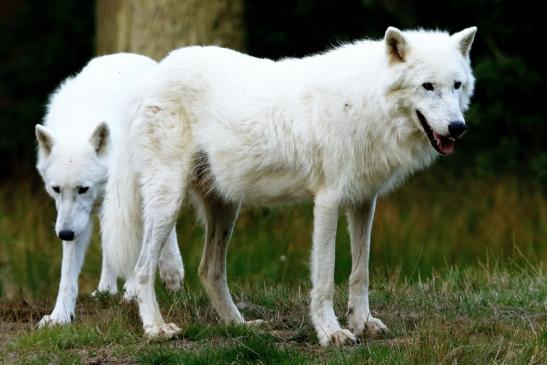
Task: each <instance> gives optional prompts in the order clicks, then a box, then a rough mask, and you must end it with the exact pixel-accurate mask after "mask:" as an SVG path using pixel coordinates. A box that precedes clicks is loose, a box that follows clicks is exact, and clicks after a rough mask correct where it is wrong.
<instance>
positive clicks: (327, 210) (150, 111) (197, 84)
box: [103, 28, 476, 345]
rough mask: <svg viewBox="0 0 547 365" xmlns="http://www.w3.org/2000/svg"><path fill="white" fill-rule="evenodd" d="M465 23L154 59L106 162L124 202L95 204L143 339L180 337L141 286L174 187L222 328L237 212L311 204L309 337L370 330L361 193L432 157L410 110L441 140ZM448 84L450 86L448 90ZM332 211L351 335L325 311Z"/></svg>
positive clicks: (371, 201)
mask: <svg viewBox="0 0 547 365" xmlns="http://www.w3.org/2000/svg"><path fill="white" fill-rule="evenodd" d="M475 31H476V28H468V29H466V30H464V31H462V32H460V33H457V34H455V35H453V36H450V35H448V34H447V33H444V32H438V31H435V32H431V31H422V30H420V31H408V32H401V31H399V30H397V29H395V28H389V29H388V30H387V32H386V36H385V38H384V40H381V41H369V40H364V41H358V42H355V43H352V44H347V45H343V46H341V47H338V48H335V49H333V50H331V51H329V52H326V53H323V54H318V55H315V56H311V57H306V58H303V59H284V60H281V61H278V62H274V61H271V60H268V59H257V58H254V57H250V56H247V55H244V54H241V53H238V52H235V51H231V50H228V49H223V48H218V47H188V48H182V49H179V50H176V51H173V52H172V53H171V54H170V55H169V56H168V57H167V58H165V59H164V60H163V61H162V62H160V64H159V65H158V67H157V68H156V69H155V70H154V71H153V72H151V73H150V74H148V75H147V77H146V78H145V80H144V81H143V83H142V84H141V85H140V94H139V96H138V98H137V100H136V102H135V105H134V108H133V109H132V111H131V113H130V115H129V117H128V124H127V125H126V126H125V128H127V129H128V130H129V133H128V134H127V135H124V136H123V142H122V145H123V148H124V151H125V152H124V153H123V154H122V155H121V156H122V157H121V159H120V160H119V161H118V162H117V163H116V168H115V169H113V173H114V174H116V175H117V176H118V178H119V179H120V180H119V184H118V185H117V186H114V185H109V189H108V192H107V194H108V197H112V199H118V201H117V203H116V204H119V206H121V207H126V208H127V207H130V209H128V210H127V211H126V212H125V213H124V214H123V215H122V216H119V215H117V214H115V212H116V209H119V208H116V206H115V205H113V206H109V205H107V210H108V208H111V209H112V214H110V213H109V212H108V211H107V212H106V214H105V218H108V219H111V220H112V221H111V222H105V221H104V220H103V225H107V224H108V225H110V226H112V227H114V226H119V227H121V229H123V232H121V231H117V235H118V238H117V239H116V240H109V239H108V238H105V242H107V243H108V245H112V246H113V247H108V250H109V251H110V252H111V254H109V255H107V257H108V258H109V259H110V258H114V259H116V262H115V263H114V262H113V264H114V266H117V267H121V268H123V269H124V270H125V271H126V272H129V271H131V269H132V268H133V265H134V262H135V260H137V265H136V266H135V273H136V278H137V293H138V297H139V309H140V315H141V318H142V321H143V325H144V329H145V334H146V335H147V336H149V337H153V338H154V337H171V336H173V335H175V334H176V333H177V332H178V331H179V329H178V328H177V327H176V326H175V325H174V324H166V323H165V322H164V320H163V318H162V316H161V314H160V311H159V307H158V304H157V301H156V298H155V293H154V287H153V283H154V268H155V267H156V265H157V262H158V260H159V253H160V252H161V248H162V247H163V245H164V244H165V242H166V240H167V238H168V236H169V232H171V229H172V227H173V226H174V224H175V220H176V217H177V214H178V211H179V208H180V206H181V204H182V202H183V201H184V199H185V198H186V197H187V193H189V194H190V197H191V198H192V200H193V201H194V203H195V205H196V206H197V208H198V212H199V213H200V215H201V217H202V219H203V221H204V222H205V225H206V230H207V233H206V242H205V247H204V252H203V256H202V261H201V264H200V268H199V274H200V276H201V278H202V279H203V282H204V285H205V288H206V290H207V293H208V294H209V296H210V297H211V300H212V304H213V306H214V307H215V309H216V310H217V312H218V314H219V316H220V317H221V318H222V319H223V320H224V321H226V322H237V323H244V319H243V317H242V316H241V314H240V313H239V311H238V310H237V308H236V307H235V305H234V303H233V301H232V298H231V296H230V293H229V291H228V287H227V283H226V273H225V255H226V249H227V245H228V240H229V237H230V235H231V232H232V229H233V225H234V222H235V219H236V217H237V214H238V210H239V207H240V206H241V205H249V204H251V205H264V204H277V203H287V202H293V201H301V200H307V199H313V200H314V203H315V207H314V229H313V251H312V255H311V267H312V282H313V289H312V291H311V305H310V314H311V319H312V322H313V325H314V327H315V329H316V331H317V335H318V338H319V341H320V343H321V344H322V345H327V344H338V345H340V344H348V343H353V342H355V340H356V338H355V336H357V335H363V334H374V333H377V332H379V331H383V330H385V329H386V327H385V325H384V324H383V323H382V322H381V321H380V320H379V319H376V318H374V317H372V315H371V312H370V308H369V302H368V280H369V278H368V254H369V247H370V235H371V226H372V221H373V215H374V208H375V204H376V197H377V196H378V195H381V194H383V193H386V192H387V191H389V190H390V189H392V188H394V187H395V186H396V185H397V184H399V183H401V182H402V180H403V179H404V178H405V177H406V176H408V175H409V174H411V173H412V172H415V171H417V170H420V169H422V168H424V167H426V166H427V165H429V164H430V163H431V162H432V161H433V160H434V159H435V157H436V156H437V152H435V150H434V149H433V148H432V146H431V144H430V141H429V139H428V137H427V136H426V133H425V131H424V128H423V127H422V126H421V124H420V121H419V120H418V117H417V114H416V110H417V109H419V110H420V111H421V112H422V113H423V115H424V116H425V117H426V118H427V121H428V123H429V125H430V127H431V128H432V129H433V130H434V131H436V132H437V133H438V134H440V135H446V134H447V133H448V123H449V122H450V121H453V120H460V121H463V116H462V113H463V112H464V111H465V109H466V108H467V105H468V102H469V98H470V96H471V94H472V92H473V88H474V79H473V75H472V73H471V68H470V64H469V49H470V46H471V42H472V40H473V36H474V34H475ZM455 81H459V82H461V83H462V87H461V88H458V89H457V90H456V88H455V86H454V85H455ZM424 83H432V84H433V85H434V86H435V91H434V92H432V91H428V90H426V89H425V88H424V87H423V86H422V85H423V84H424ZM114 181H115V180H114V179H112V180H111V182H113V183H114ZM141 197H142V201H139V202H138V203H137V201H138V199H140V198H141ZM341 208H342V209H345V210H346V212H347V215H348V221H349V231H350V234H351V245H352V250H351V251H352V257H353V267H352V272H351V276H350V288H349V291H350V295H349V303H348V327H349V329H350V330H347V329H343V328H342V327H341V326H340V324H339V322H338V320H337V317H336V315H335V313H334V309H333V295H334V277H333V273H334V250H335V232H336V225H337V221H338V212H339V210H340V209H341ZM141 209H142V210H141ZM129 211H130V212H129ZM141 212H142V213H143V217H144V219H143V220H142V221H141V219H140V215H141ZM120 220H122V221H123V224H120V223H119V221H120ZM141 224H143V225H142V226H141ZM105 233H109V231H105ZM141 235H142V237H143V239H142V245H141V240H140V239H139V238H140V237H141ZM129 246H132V248H130V247H129ZM139 250H140V254H139V256H138V259H137V253H138V252H139ZM128 252H130V254H127V253H128ZM123 253H125V255H123Z"/></svg>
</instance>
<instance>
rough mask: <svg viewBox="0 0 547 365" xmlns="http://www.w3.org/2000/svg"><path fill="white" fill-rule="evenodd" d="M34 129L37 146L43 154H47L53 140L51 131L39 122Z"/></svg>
mask: <svg viewBox="0 0 547 365" xmlns="http://www.w3.org/2000/svg"><path fill="white" fill-rule="evenodd" d="M34 131H35V133H36V140H37V141H38V148H39V149H40V151H41V153H43V154H44V156H48V155H49V154H50V153H51V149H52V148H53V142H54V139H53V137H52V135H51V133H50V132H49V131H48V129H47V128H46V127H44V126H43V125H40V124H36V126H35V127H34Z"/></svg>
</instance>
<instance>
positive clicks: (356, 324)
mask: <svg viewBox="0 0 547 365" xmlns="http://www.w3.org/2000/svg"><path fill="white" fill-rule="evenodd" d="M348 327H349V328H350V329H351V331H352V332H353V333H354V334H355V335H357V336H365V337H373V336H376V335H379V334H385V333H387V331H388V329H387V327H386V325H385V324H384V323H383V322H382V321H380V320H379V319H377V318H374V317H372V316H369V317H368V318H366V319H360V320H354V321H350V323H349V325H348Z"/></svg>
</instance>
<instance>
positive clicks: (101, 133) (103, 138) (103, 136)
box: [89, 122, 110, 156]
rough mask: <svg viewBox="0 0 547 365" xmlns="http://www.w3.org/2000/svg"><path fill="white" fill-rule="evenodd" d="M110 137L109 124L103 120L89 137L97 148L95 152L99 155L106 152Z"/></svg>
mask: <svg viewBox="0 0 547 365" xmlns="http://www.w3.org/2000/svg"><path fill="white" fill-rule="evenodd" d="M109 138H110V131H109V130H108V126H107V125H106V123H105V122H101V124H99V125H98V126H97V128H96V129H95V132H93V134H92V135H91V138H90V139H89V142H91V145H92V146H93V147H94V148H95V152H96V153H97V155H98V156H100V155H102V154H104V153H105V151H106V148H107V146H108V140H109Z"/></svg>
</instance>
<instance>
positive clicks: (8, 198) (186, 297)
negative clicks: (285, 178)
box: [0, 171, 547, 364]
mask: <svg viewBox="0 0 547 365" xmlns="http://www.w3.org/2000/svg"><path fill="white" fill-rule="evenodd" d="M42 190H43V188H42V187H41V186H40V185H39V184H37V183H36V182H34V181H26V182H25V181H23V182H21V183H19V184H17V186H13V185H12V186H7V185H3V186H0V298H1V299H0V363H16V364H19V363H23V364H50V363H56V364H57V363H58V364H79V363H94V364H99V363H101V364H103V363H133V364H181V363H183V364H217V363H218V364H223V363H226V364H232V363H263V364H277V363H298V364H301V363H310V364H312V363H313V364H315V363H323V364H331V363H332V364H351V363H371V364H372V363H374V364H407V363H416V364H429V363H447V364H448V363H450V364H453V363H458V364H461V363H466V364H477V363H481V364H482V363H491V364H513V363H514V364H521V363H522V364H544V363H547V353H546V348H547V285H546V284H545V283H546V279H547V277H546V275H545V270H544V265H545V262H547V245H546V243H547V224H545V222H547V196H546V194H545V191H544V190H543V189H542V187H539V186H537V185H533V184H530V183H524V182H522V181H518V180H516V179H512V178H505V179H498V180H477V179H471V178H458V179H454V178H453V177H451V176H444V175H442V174H440V173H439V172H438V171H433V172H431V173H428V174H423V175H420V176H419V177H416V178H412V179H411V180H410V181H409V182H408V183H407V184H406V185H405V186H403V187H402V188H401V189H400V190H398V191H397V192H395V193H393V194H391V195H389V196H387V197H384V198H382V199H381V200H380V202H379V204H378V210H377V214H376V220H375V224H374V230H373V245H372V266H373V271H374V272H373V275H372V283H371V286H372V293H371V303H372V307H373V309H374V310H376V311H377V314H378V316H379V318H381V319H382V320H384V322H385V323H386V324H387V325H388V327H389V328H390V332H389V334H387V335H386V336H383V337H381V338H373V339H362V341H361V343H360V344H359V345H357V346H353V347H349V348H343V349H341V348H329V349H322V348H320V347H319V346H318V345H317V340H316V338H315V334H314V332H313V329H312V328H311V326H310V322H309V319H308V314H307V308H308V291H309V286H308V285H309V284H308V282H309V280H308V276H309V274H308V257H309V250H310V236H311V222H312V215H311V209H310V206H303V207H297V208H281V209H276V210H270V209H262V210H254V211H247V212H244V213H243V214H242V216H241V217H240V219H239V221H238V223H237V226H236V231H235V234H234V237H233V240H232V243H231V248H230V250H229V256H228V277H229V284H230V287H231V289H232V291H233V293H234V298H235V300H236V302H237V303H238V305H239V306H240V307H241V308H242V311H243V313H244V315H245V316H246V318H248V319H256V318H263V319H266V320H268V321H269V322H268V323H267V324H265V325H264V326H262V327H260V328H258V329H257V328H245V327H237V326H235V327H234V326H224V325H219V324H218V320H217V318H216V315H215V313H214V311H213V310H212V308H211V307H210V304H209V301H208V300H207V298H206V296H205V294H204V292H203V289H202V287H201V285H200V284H199V281H198V279H197V275H195V273H196V270H197V265H198V264H199V258H200V254H201V252H200V251H201V247H202V244H201V242H202V240H203V237H202V236H203V232H202V228H201V227H200V226H199V225H198V224H196V223H195V220H194V218H193V215H192V214H191V211H190V210H189V209H186V210H185V211H184V212H183V214H182V216H181V220H180V221H179V224H178V233H179V240H180V246H181V250H182V252H183V256H184V262H185V265H186V272H187V275H186V279H185V287H184V289H183V290H182V291H180V292H178V293H175V294H171V293H167V292H165V291H164V290H163V288H161V287H158V298H159V300H160V303H161V306H162V312H163V313H164V315H165V316H166V317H167V318H168V320H170V321H174V322H175V323H177V324H178V325H179V326H181V327H182V328H183V334H182V335H181V336H180V338H179V339H177V340H175V341H171V342H167V343H149V342H147V341H145V340H143V339H142V329H141V327H140V321H139V318H138V313H137V310H136V308H135V306H134V305H128V304H121V303H120V298H119V297H113V298H110V297H101V298H99V299H98V300H91V299H90V297H89V293H91V292H92V291H93V290H94V289H95V286H96V285H97V281H98V277H99V270H100V259H101V258H100V251H99V242H98V237H94V238H93V242H92V243H91V246H90V249H89V252H88V255H87V258H86V263H85V265H84V268H83V272H82V275H81V278H80V284H81V285H80V294H81V295H80V300H79V303H78V307H77V320H76V322H75V323H74V325H71V326H66V327H61V328H53V329H47V330H36V329H35V327H34V326H35V324H36V323H37V321H38V320H39V319H40V317H41V316H42V315H44V314H46V313H47V312H48V311H50V310H51V309H52V308H53V302H54V299H55V294H56V290H57V285H58V279H59V270H60V259H61V247H60V244H59V243H58V242H57V240H56V239H55V238H54V233H53V229H52V227H53V222H54V219H55V211H54V207H53V204H52V202H51V201H50V200H49V198H48V197H47V196H46V194H45V193H44V192H43V191H42ZM337 242H338V244H337V257H336V265H337V266H336V272H335V278H336V282H337V284H338V286H337V291H338V292H337V296H336V302H335V307H336V312H337V314H338V315H339V317H340V318H341V320H342V321H343V320H344V313H345V302H346V300H347V293H346V291H347V290H346V287H347V277H348V275H349V270H350V254H349V238H348V235H347V233H346V232H345V222H344V219H343V218H342V219H341V221H340V224H339V232H338V237H337Z"/></svg>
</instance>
